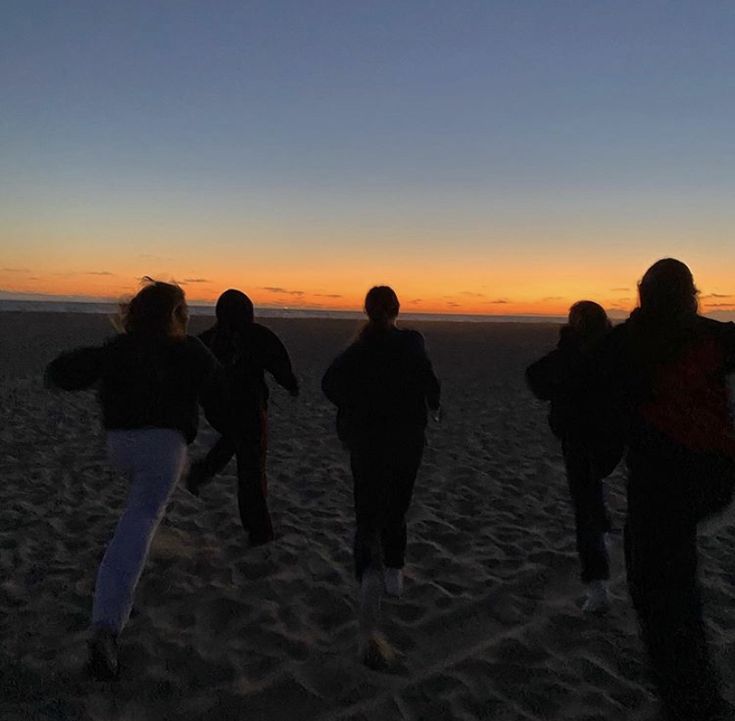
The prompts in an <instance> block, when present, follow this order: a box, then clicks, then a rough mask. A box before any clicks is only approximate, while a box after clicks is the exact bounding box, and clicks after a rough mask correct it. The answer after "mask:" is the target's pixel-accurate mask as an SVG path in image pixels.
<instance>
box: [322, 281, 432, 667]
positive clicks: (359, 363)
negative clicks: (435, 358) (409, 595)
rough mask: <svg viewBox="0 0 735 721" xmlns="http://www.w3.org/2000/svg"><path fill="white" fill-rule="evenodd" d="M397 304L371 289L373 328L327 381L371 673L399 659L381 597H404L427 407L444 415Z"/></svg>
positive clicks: (420, 342) (421, 350)
mask: <svg viewBox="0 0 735 721" xmlns="http://www.w3.org/2000/svg"><path fill="white" fill-rule="evenodd" d="M399 308H400V306H399V302H398V297H397V296H396V294H395V293H394V292H393V290H392V289H391V288H388V287H387V286H378V287H375V288H372V289H371V290H370V291H369V292H368V294H367V297H366V298H365V312H366V313H367V316H368V319H369V320H368V323H367V324H366V325H365V327H364V328H363V329H362V331H361V333H360V335H359V337H358V339H357V340H356V341H355V342H354V343H352V345H350V346H349V347H348V348H347V350H345V351H344V352H343V353H342V354H341V355H339V356H338V357H337V358H336V360H335V361H334V362H333V363H332V365H331V366H330V367H329V369H328V370H327V372H326V373H325V375H324V378H323V380H322V389H323V391H324V393H325V395H326V396H327V398H328V399H329V400H330V401H331V402H332V403H334V404H335V405H336V406H337V409H338V410H337V432H338V435H339V438H340V439H341V440H342V441H343V442H344V443H345V444H346V446H347V447H348V449H349V451H350V463H351V467H352V476H353V479H354V503H355V519H356V526H357V527H356V531H355V539H354V562H355V574H356V576H357V579H358V580H359V581H360V582H361V632H362V639H361V648H362V652H363V654H364V660H365V662H366V663H368V664H369V665H373V666H378V665H381V664H383V663H385V662H386V661H387V660H388V658H389V656H390V655H391V654H392V652H391V650H390V647H389V646H387V644H386V643H385V642H384V641H383V639H382V637H381V636H380V635H379V633H378V629H377V623H378V612H379V607H380V597H381V595H382V593H383V590H385V591H386V592H387V593H388V594H389V595H393V596H400V594H401V591H402V585H403V573H402V568H403V566H404V562H405V553H406V512H407V511H408V508H409V505H410V503H411V495H412V493H413V486H414V481H415V479H416V474H417V472H418V468H419V465H420V463H421V457H422V454H423V450H424V445H425V437H424V433H425V427H426V422H427V406H428V407H429V408H430V409H432V410H434V411H436V412H437V413H438V410H439V381H438V380H437V378H436V376H435V375H434V372H433V370H432V367H431V362H430V361H429V358H428V356H427V354H426V350H425V347H424V339H423V337H422V336H421V334H420V333H418V332H416V331H413V330H404V329H399V328H397V327H396V325H395V321H396V318H397V317H398V311H399Z"/></svg>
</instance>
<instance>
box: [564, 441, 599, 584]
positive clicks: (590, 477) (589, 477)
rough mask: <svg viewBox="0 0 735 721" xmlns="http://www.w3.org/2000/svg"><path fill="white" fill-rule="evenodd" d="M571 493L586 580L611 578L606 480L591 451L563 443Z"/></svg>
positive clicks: (582, 572)
mask: <svg viewBox="0 0 735 721" xmlns="http://www.w3.org/2000/svg"><path fill="white" fill-rule="evenodd" d="M564 462H565V465H566V470H567V480H568V483H569V493H570V496H571V499H572V505H573V506H574V521H575V532H576V539H577V552H578V554H579V561H580V576H581V579H582V582H583V583H590V582H591V581H602V580H607V579H609V578H610V561H609V557H608V553H607V547H606V545H605V533H607V531H608V530H609V529H610V518H609V516H608V513H607V508H606V505H605V493H604V486H603V480H602V479H600V478H598V477H596V475H595V473H594V470H593V464H592V462H591V458H590V454H589V452H588V451H587V450H586V449H584V448H578V447H576V448H575V447H571V446H569V445H567V444H565V446H564Z"/></svg>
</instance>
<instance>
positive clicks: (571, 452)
mask: <svg viewBox="0 0 735 721" xmlns="http://www.w3.org/2000/svg"><path fill="white" fill-rule="evenodd" d="M610 329H611V324H610V321H609V320H608V317H607V314H606V313H605V309H604V308H603V307H602V306H600V305H598V304H597V303H594V302H592V301H589V300H582V301H579V302H578V303H575V304H574V305H573V306H572V307H571V309H570V310H569V322H568V324H567V325H565V326H564V327H563V328H562V329H561V333H560V338H559V344H558V346H557V347H556V349H555V350H553V351H551V353H549V354H547V355H545V356H544V357H543V358H541V359H540V360H538V361H536V362H535V363H534V364H533V365H531V366H529V368H528V369H527V370H526V379H527V381H528V384H529V386H530V388H531V390H532V391H533V393H534V394H535V395H536V397H538V398H540V399H541V400H545V401H550V402H551V411H550V414H549V425H550V426H551V429H552V431H553V432H554V434H555V435H556V436H557V437H558V438H559V439H560V440H561V443H562V454H563V456H564V464H565V466H566V471H567V480H568V483H569V492H570V495H571V497H572V503H573V505H574V519H575V525H576V534H577V552H578V553H579V560H580V565H581V578H582V582H583V583H584V584H586V585H587V599H586V600H585V603H584V606H583V610H584V611H585V612H588V613H603V612H605V611H607V609H608V608H609V605H610V600H609V594H608V590H607V581H608V579H609V578H610V564H609V559H608V553H607V547H606V543H605V539H606V534H607V532H608V531H609V530H610V518H609V515H608V512H607V508H606V506H605V491H604V486H603V482H604V480H605V478H606V477H607V476H609V475H610V473H612V471H613V470H614V469H615V466H616V465H617V464H618V462H619V461H620V459H621V457H622V453H623V447H622V441H621V438H620V434H619V433H618V432H617V430H616V425H615V423H614V422H613V419H612V417H611V412H610V407H609V405H608V404H607V403H606V402H605V397H604V396H603V395H601V394H599V393H593V392H591V391H590V389H589V388H588V387H586V386H585V384H584V382H583V381H584V378H585V376H586V373H587V366H588V365H589V363H590V358H591V354H592V352H593V351H594V349H595V348H596V347H597V346H598V345H599V343H600V341H601V340H602V339H603V338H604V337H605V336H606V335H607V333H609V331H610Z"/></svg>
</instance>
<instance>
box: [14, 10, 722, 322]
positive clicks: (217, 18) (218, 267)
mask: <svg viewBox="0 0 735 721" xmlns="http://www.w3.org/2000/svg"><path fill="white" fill-rule="evenodd" d="M733 37H735V3H732V2H718V1H717V0H709V1H708V2H706V3H703V2H700V1H699V0H693V1H691V2H685V1H681V2H675V1H673V0H672V1H668V2H664V1H663V0H661V1H659V0H645V1H644V2H641V1H640V0H636V1H635V2H626V1H625V0H616V1H610V2H606V1H603V0H599V1H598V0H595V1H594V2H591V1H590V0H579V1H571V0H570V1H566V0H548V1H546V2H542V1H540V0H536V1H534V0H522V1H518V0H507V1H500V0H477V1H470V0H451V2H450V1H449V0H443V1H442V2H434V1H432V0H421V1H418V0H417V1H414V0H390V1H388V0H374V1H372V0H359V1H358V0H354V1H352V0H329V1H327V0H310V1H309V2H304V0H264V1H262V2H249V1H247V0H239V1H237V2H235V1H231V0H217V1H216V2H212V1H211V0H206V1H201V2H188V1H187V0H169V1H166V0H144V1H140V2H137V1H135V0H128V1H126V2H124V3H115V2H99V0H93V1H92V0H89V1H85V2H82V1H75V0H69V1H68V2H64V3H59V2H57V1H56V0H53V1H49V2H41V1H38V0H2V2H0V99H1V100H0V298H3V297H6V298H7V297H17V298H23V297H43V294H53V295H55V296H56V295H62V296H70V297H71V296H73V297H80V296H82V297H90V298H92V297H93V298H113V299H118V298H120V297H123V296H125V295H129V294H131V293H134V292H135V290H136V289H137V288H138V287H139V279H140V278H141V277H142V276H144V275H150V276H154V277H156V278H161V279H164V280H176V281H177V282H180V283H182V284H183V287H184V289H185V290H186V293H187V296H188V297H189V299H190V300H192V301H194V302H196V301H211V300H214V299H216V297H217V295H218V294H219V293H220V292H221V291H222V290H224V289H226V288H228V287H237V288H241V289H242V290H244V291H246V292H247V293H248V294H249V295H250V296H251V297H252V298H253V300H254V301H255V302H256V304H258V305H263V306H286V307H302V308H312V307H314V308H340V309H358V308H359V307H360V306H361V302H362V299H363V297H364V294H365V292H366V290H367V289H368V288H369V287H371V286H372V285H375V284H384V283H385V284H390V285H392V286H393V287H394V288H395V289H396V291H397V292H398V294H399V297H400V298H401V303H402V307H403V308H404V309H405V310H410V311H412V312H422V311H425V312H449V313H453V312H456V313H463V314H466V313H479V314H504V315H507V314H518V313H532V314H539V313H542V314H551V315H556V314H559V313H563V312H564V311H565V310H566V309H567V308H568V307H569V305H570V304H571V303H572V302H574V301H575V300H578V299H580V298H591V299H594V300H598V301H600V302H602V303H603V304H604V305H605V306H606V307H608V308H609V309H611V310H617V311H619V312H621V311H626V310H629V309H630V308H632V307H633V306H634V305H635V301H636V282H637V280H638V279H639V278H640V277H641V275H642V274H643V272H644V271H645V269H646V267H647V266H648V265H650V264H651V263H652V262H653V261H655V260H657V259H658V258H660V257H664V256H674V257H679V258H681V259H682V260H684V261H685V262H687V263H688V264H689V265H690V267H691V268H692V270H693V272H694V274H695V279H696V281H697V284H698V286H699V288H700V290H701V292H702V296H701V297H702V303H703V306H704V308H705V310H708V311H715V310H719V311H731V310H735V278H733V277H732V276H733V269H734V268H735V243H733V242H732V237H731V236H732V230H733V227H734V225H735V203H734V202H733V198H734V196H735V132H734V131H735V72H733V68H735V43H734V42H733Z"/></svg>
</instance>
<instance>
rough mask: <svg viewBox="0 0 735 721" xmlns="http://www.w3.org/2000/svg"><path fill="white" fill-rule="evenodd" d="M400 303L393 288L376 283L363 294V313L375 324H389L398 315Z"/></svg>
mask: <svg viewBox="0 0 735 721" xmlns="http://www.w3.org/2000/svg"><path fill="white" fill-rule="evenodd" d="M400 309H401V304H400V303H399V302H398V296H397V295H396V293H395V291H394V290H393V288H390V287H388V286H387V285H376V286H375V287H373V288H371V289H370V290H369V291H368V293H367V295H366V296H365V313H366V314H367V317H368V318H369V319H370V322H371V323H374V324H375V325H390V324H391V323H393V321H395V319H396V318H397V317H398V311H399V310H400Z"/></svg>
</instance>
